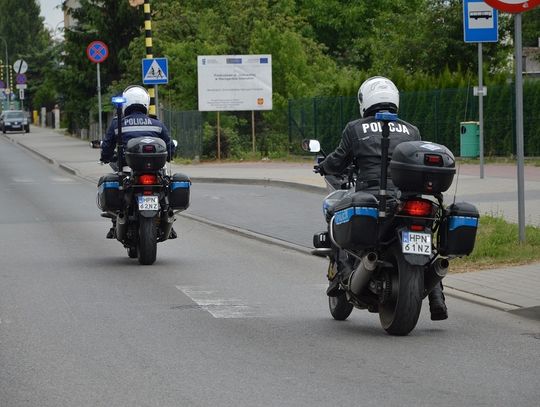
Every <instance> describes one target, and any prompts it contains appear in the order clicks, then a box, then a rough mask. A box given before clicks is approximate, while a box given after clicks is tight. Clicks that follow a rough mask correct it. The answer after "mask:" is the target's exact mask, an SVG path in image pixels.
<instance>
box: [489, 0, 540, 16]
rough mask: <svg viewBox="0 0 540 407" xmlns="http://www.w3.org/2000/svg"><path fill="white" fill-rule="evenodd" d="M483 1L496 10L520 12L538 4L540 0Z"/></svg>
mask: <svg viewBox="0 0 540 407" xmlns="http://www.w3.org/2000/svg"><path fill="white" fill-rule="evenodd" d="M484 2H486V3H487V4H489V5H490V6H491V7H493V8H496V9H497V10H500V11H506V12H508V13H522V12H523V11H528V10H532V9H533V8H535V7H536V6H538V5H539V4H540V0H484Z"/></svg>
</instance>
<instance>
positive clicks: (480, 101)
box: [478, 42, 484, 179]
mask: <svg viewBox="0 0 540 407" xmlns="http://www.w3.org/2000/svg"><path fill="white" fill-rule="evenodd" d="M483 65H484V63H483V61H482V43H481V42H479V43H478V121H479V122H480V140H479V142H480V179H483V178H484V84H483V76H482V74H483V69H482V68H483Z"/></svg>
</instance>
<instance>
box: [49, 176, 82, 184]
mask: <svg viewBox="0 0 540 407" xmlns="http://www.w3.org/2000/svg"><path fill="white" fill-rule="evenodd" d="M51 179H52V182H53V183H54V184H66V183H72V184H73V183H75V182H77V181H75V180H74V179H72V178H68V177H52V178H51Z"/></svg>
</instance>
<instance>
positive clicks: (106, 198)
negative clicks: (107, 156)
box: [98, 174, 122, 211]
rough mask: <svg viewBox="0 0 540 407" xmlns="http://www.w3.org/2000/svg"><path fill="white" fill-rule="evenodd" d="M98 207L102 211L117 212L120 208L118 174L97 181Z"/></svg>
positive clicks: (108, 175)
mask: <svg viewBox="0 0 540 407" xmlns="http://www.w3.org/2000/svg"><path fill="white" fill-rule="evenodd" d="M98 206H99V209H101V210H102V211H117V210H119V209H120V208H121V207H122V201H121V195H120V176H118V174H107V175H104V176H102V177H101V178H100V179H99V181H98Z"/></svg>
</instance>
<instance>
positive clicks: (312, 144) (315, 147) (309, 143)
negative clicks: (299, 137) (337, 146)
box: [302, 139, 321, 153]
mask: <svg viewBox="0 0 540 407" xmlns="http://www.w3.org/2000/svg"><path fill="white" fill-rule="evenodd" d="M302 149H303V150H304V151H308V152H310V153H318V152H319V151H321V143H319V140H310V139H305V140H304V141H302Z"/></svg>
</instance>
